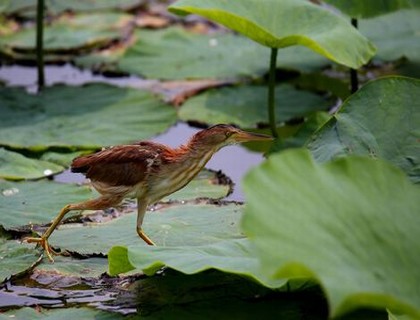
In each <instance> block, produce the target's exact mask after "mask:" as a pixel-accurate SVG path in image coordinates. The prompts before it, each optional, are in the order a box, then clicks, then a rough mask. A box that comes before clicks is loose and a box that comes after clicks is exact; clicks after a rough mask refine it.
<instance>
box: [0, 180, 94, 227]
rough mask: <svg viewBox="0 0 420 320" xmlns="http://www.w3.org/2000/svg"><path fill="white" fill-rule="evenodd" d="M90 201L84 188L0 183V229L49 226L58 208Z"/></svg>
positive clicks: (90, 193)
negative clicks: (37, 225) (45, 224)
mask: <svg viewBox="0 0 420 320" xmlns="http://www.w3.org/2000/svg"><path fill="white" fill-rule="evenodd" d="M91 197H92V192H91V191H90V189H89V188H87V187H79V186H76V185H71V184H63V183H57V182H53V181H44V180H43V181H36V182H34V181H32V182H8V181H0V225H2V226H3V227H4V228H6V229H17V228H19V227H20V226H23V225H28V224H44V223H49V222H50V221H51V220H52V219H53V218H54V217H55V216H56V215H57V214H58V212H59V211H60V209H61V208H62V207H64V206H65V205H66V204H69V203H75V202H81V201H84V200H87V199H89V198H91Z"/></svg>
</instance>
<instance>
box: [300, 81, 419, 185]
mask: <svg viewBox="0 0 420 320" xmlns="http://www.w3.org/2000/svg"><path fill="white" fill-rule="evenodd" d="M419 123H420V81H419V80H416V79H410V78H402V77H389V78H382V79H378V80H375V81H372V82H369V83H368V84H366V85H365V86H363V87H362V88H361V89H360V90H359V91H358V92H357V93H356V94H354V95H352V96H351V97H350V98H349V99H348V100H347V101H345V102H344V104H343V105H342V107H341V109H340V111H339V112H338V113H337V114H335V115H334V116H333V117H332V118H331V119H330V120H329V121H328V122H327V123H326V124H325V125H324V126H323V127H322V128H321V129H320V130H318V131H317V132H316V133H315V134H314V135H313V137H312V138H311V141H309V143H308V145H307V146H308V148H309V149H310V150H311V151H312V153H313V155H314V157H315V159H317V160H318V161H327V160H330V159H333V158H336V157H340V156H344V155H347V154H360V155H370V156H372V157H374V158H376V157H379V158H383V159H386V160H388V161H391V162H392V163H394V164H395V165H397V166H398V167H400V168H401V169H403V170H404V171H405V172H406V173H407V174H408V175H409V176H410V178H411V179H412V180H413V181H414V182H420V143H419V139H420V129H419Z"/></svg>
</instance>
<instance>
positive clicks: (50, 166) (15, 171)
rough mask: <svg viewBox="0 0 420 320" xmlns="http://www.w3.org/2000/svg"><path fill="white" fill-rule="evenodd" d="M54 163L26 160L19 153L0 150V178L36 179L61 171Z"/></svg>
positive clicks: (61, 168) (60, 167)
mask: <svg viewBox="0 0 420 320" xmlns="http://www.w3.org/2000/svg"><path fill="white" fill-rule="evenodd" d="M63 170H64V167H62V166H59V165H57V164H55V163H52V162H48V161H44V160H38V159H31V158H27V157H25V156H23V155H21V154H20V153H17V152H13V151H8V150H6V149H4V148H0V178H4V179H9V180H23V179H36V178H42V177H45V176H50V175H52V174H54V173H58V172H60V171H63Z"/></svg>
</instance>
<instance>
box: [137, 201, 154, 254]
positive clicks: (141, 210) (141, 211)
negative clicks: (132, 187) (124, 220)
mask: <svg viewBox="0 0 420 320" xmlns="http://www.w3.org/2000/svg"><path fill="white" fill-rule="evenodd" d="M147 204H148V201H146V199H143V198H138V199H137V233H138V235H139V237H140V238H142V239H143V241H144V242H146V243H147V244H148V245H151V246H154V245H155V244H154V242H153V241H152V240H151V239H150V238H149V237H148V236H147V235H146V234H145V233H144V231H143V229H142V228H141V226H142V225H143V219H144V215H145V214H146V209H147Z"/></svg>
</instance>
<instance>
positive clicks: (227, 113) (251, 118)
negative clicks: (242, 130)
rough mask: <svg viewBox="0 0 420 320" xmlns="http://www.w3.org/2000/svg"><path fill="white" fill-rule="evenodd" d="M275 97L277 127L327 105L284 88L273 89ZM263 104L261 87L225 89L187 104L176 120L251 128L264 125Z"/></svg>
mask: <svg viewBox="0 0 420 320" xmlns="http://www.w3.org/2000/svg"><path fill="white" fill-rule="evenodd" d="M276 96H277V97H278V99H277V100H276V119H277V121H278V123H279V124H281V123H283V122H284V121H287V120H290V119H293V118H299V117H304V116H306V115H308V114H310V113H312V112H314V111H317V110H326V109H328V105H329V104H328V102H327V101H326V100H324V99H323V98H322V97H321V96H318V95H316V94H313V93H310V92H308V91H301V90H296V89H294V88H293V87H292V86H291V85H288V84H283V85H279V86H277V87H276ZM266 104H267V88H266V87H265V86H236V87H226V88H220V89H217V90H211V91H207V92H204V93H202V94H200V95H198V96H196V97H192V98H191V99H189V100H187V101H186V102H185V104H184V105H183V106H182V107H181V109H180V111H179V117H180V119H181V120H184V121H195V122H200V123H205V124H217V123H233V124H236V125H238V126H240V127H248V128H255V127H257V125H258V124H261V123H266V122H267V119H268V114H267V108H266Z"/></svg>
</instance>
